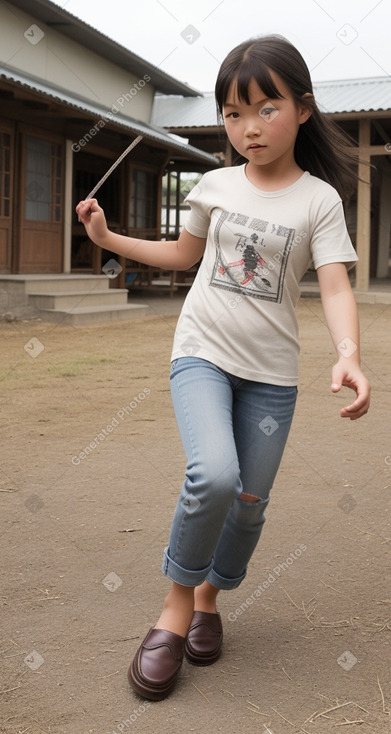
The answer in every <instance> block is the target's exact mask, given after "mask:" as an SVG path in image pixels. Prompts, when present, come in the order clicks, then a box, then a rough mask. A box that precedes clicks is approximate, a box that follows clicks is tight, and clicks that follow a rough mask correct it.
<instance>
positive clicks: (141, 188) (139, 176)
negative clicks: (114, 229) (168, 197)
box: [128, 168, 157, 229]
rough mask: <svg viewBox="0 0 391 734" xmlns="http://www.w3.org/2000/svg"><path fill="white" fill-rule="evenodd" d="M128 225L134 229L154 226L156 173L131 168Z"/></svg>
mask: <svg viewBox="0 0 391 734" xmlns="http://www.w3.org/2000/svg"><path fill="white" fill-rule="evenodd" d="M130 176H131V178H130V202H129V222H128V226H129V227H132V228H134V229H149V228H153V227H156V200H157V175H156V174H155V173H152V172H150V171H142V170H140V169H137V168H133V169H131V173H130Z"/></svg>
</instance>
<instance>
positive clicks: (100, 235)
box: [76, 199, 109, 245]
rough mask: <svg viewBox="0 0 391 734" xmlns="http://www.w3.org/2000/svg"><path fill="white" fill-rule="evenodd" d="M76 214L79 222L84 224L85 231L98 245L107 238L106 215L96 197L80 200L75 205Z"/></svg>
mask: <svg viewBox="0 0 391 734" xmlns="http://www.w3.org/2000/svg"><path fill="white" fill-rule="evenodd" d="M76 214H77V216H78V218H79V222H82V223H83V224H84V226H85V229H86V232H87V234H88V236H89V238H90V239H91V240H92V241H93V242H95V243H96V244H97V245H99V244H100V243H101V242H103V241H104V240H105V239H106V238H107V235H108V234H109V230H108V228H107V222H106V217H105V214H104V211H103V209H102V207H100V206H99V204H98V202H97V200H96V199H86V200H85V201H80V202H79V203H78V205H77V207H76Z"/></svg>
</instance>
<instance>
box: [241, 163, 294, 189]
mask: <svg viewBox="0 0 391 734" xmlns="http://www.w3.org/2000/svg"><path fill="white" fill-rule="evenodd" d="M303 173H304V171H303V170H302V169H301V168H300V166H298V165H297V163H296V161H295V160H293V162H292V164H291V165H290V166H288V167H287V166H286V165H284V166H281V167H280V166H278V165H276V164H275V163H274V164H271V165H270V166H267V165H266V166H256V165H254V164H253V163H251V161H249V162H248V163H246V166H245V174H246V178H247V179H248V180H249V181H250V183H252V184H253V186H256V188H257V189H261V191H279V190H280V189H286V188H288V186H292V184H294V183H296V181H298V180H299V178H301V176H302V175H303Z"/></svg>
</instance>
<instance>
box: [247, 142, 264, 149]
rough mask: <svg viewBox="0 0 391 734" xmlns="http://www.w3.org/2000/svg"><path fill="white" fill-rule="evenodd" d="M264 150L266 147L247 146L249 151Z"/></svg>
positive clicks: (254, 144) (255, 144)
mask: <svg viewBox="0 0 391 734" xmlns="http://www.w3.org/2000/svg"><path fill="white" fill-rule="evenodd" d="M264 148H266V145H258V144H257V143H253V145H249V147H248V149H249V150H264Z"/></svg>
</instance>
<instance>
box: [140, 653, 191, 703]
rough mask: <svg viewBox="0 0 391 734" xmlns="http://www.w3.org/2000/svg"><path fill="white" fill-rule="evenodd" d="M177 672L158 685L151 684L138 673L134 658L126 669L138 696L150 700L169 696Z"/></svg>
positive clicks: (159, 699)
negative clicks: (168, 679) (170, 678)
mask: <svg viewBox="0 0 391 734" xmlns="http://www.w3.org/2000/svg"><path fill="white" fill-rule="evenodd" d="M178 674H179V670H178V672H177V673H176V674H175V677H174V679H173V680H170V681H168V682H167V683H166V684H162V686H160V687H157V686H151V685H149V684H148V682H147V681H145V679H144V678H143V677H142V676H140V675H139V672H138V669H137V660H136V658H135V659H134V660H133V662H132V663H131V665H130V667H129V670H128V681H129V683H130V685H131V686H132V688H133V689H134V690H135V691H136V693H137V694H138V695H139V696H142V697H143V698H147V699H148V700H150V701H162V700H163V699H164V698H167V696H169V694H170V693H171V691H172V690H173V688H174V687H175V683H176V681H177V677H178Z"/></svg>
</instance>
